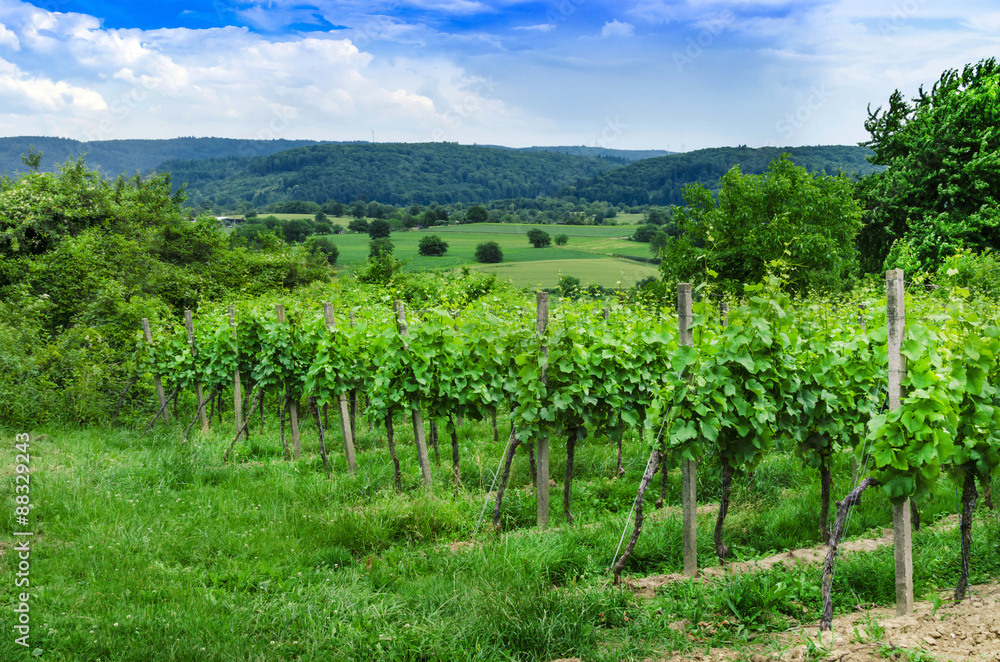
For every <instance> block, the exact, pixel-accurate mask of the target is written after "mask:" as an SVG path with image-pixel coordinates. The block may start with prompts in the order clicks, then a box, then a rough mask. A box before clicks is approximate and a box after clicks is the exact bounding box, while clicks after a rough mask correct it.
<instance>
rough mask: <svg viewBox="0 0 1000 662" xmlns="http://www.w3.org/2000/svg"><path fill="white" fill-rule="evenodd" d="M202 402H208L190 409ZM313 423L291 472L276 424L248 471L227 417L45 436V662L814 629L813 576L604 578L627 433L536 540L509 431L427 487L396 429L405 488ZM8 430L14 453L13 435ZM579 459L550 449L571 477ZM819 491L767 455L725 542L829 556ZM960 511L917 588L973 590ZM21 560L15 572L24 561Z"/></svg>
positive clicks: (37, 448) (736, 547)
mask: <svg viewBox="0 0 1000 662" xmlns="http://www.w3.org/2000/svg"><path fill="white" fill-rule="evenodd" d="M273 404H274V403H273V402H271V403H269V408H270V409H273ZM186 409H192V410H193V407H192V405H191V402H190V401H189V400H187V401H185V402H183V403H182V413H183V411H184V410H186ZM190 413H192V412H189V415H190ZM227 416H228V414H227ZM181 418H182V419H185V420H186V419H187V416H182V417H181ZM502 418H503V417H501V419H502ZM304 420H305V422H304V423H303V432H302V435H303V448H304V453H303V456H302V457H301V458H300V459H299V460H296V461H285V460H283V459H282V450H281V448H282V447H281V443H280V441H279V436H278V430H277V425H276V420H275V417H274V416H273V415H269V416H268V420H267V422H266V424H265V425H264V427H263V428H261V427H260V426H259V425H258V423H257V421H255V422H254V425H253V428H252V433H251V437H250V440H249V441H247V442H242V441H241V442H240V443H239V444H237V446H236V449H235V451H234V456H233V457H232V458H231V460H230V463H229V464H223V462H222V454H223V452H224V450H225V448H226V447H227V446H228V444H229V442H230V441H231V438H232V434H233V430H232V426H231V424H227V423H219V422H213V429H212V431H211V432H209V433H208V434H207V435H204V436H201V435H198V434H195V435H194V436H193V437H192V441H191V443H187V444H185V443H182V442H181V436H182V427H183V426H182V425H181V424H178V423H175V424H173V425H172V426H163V425H159V426H157V427H156V428H154V429H153V431H152V432H151V433H149V434H141V433H139V432H135V431H125V430H107V429H89V430H85V429H69V428H65V429H60V428H54V429H50V430H48V431H47V433H46V434H43V435H38V436H35V437H34V438H33V439H32V441H31V446H30V452H31V462H30V464H31V485H32V487H33V488H34V489H33V490H32V492H31V498H32V503H33V504H34V506H35V507H34V508H33V509H32V510H31V517H30V519H31V525H32V530H33V531H34V532H35V534H36V536H35V538H34V539H33V541H32V544H33V548H32V553H31V589H30V590H31V591H32V596H31V618H32V621H31V622H32V631H31V633H32V636H31V645H32V648H33V649H34V651H35V654H36V655H37V657H38V658H39V659H51V660H65V661H76V660H79V661H81V662H82V661H87V662H92V661H95V660H101V661H111V660H121V661H125V660H129V661H131V660H136V661H139V660H143V661H145V660H218V661H228V660H237V659H238V660H261V661H264V660H313V659H330V660H552V659H555V658H562V657H579V658H581V659H584V660H587V661H604V660H607V661H611V660H642V659H647V658H650V657H665V656H668V655H670V654H672V653H676V652H685V651H687V652H691V653H694V652H698V651H701V652H705V651H707V650H708V649H709V648H710V647H714V646H727V647H731V648H735V649H736V650H745V651H748V653H747V655H748V656H749V651H756V650H762V649H768V647H771V649H774V647H777V646H779V643H777V642H778V640H777V639H775V640H773V643H769V642H771V641H772V640H771V639H770V637H772V635H776V634H777V633H781V632H787V631H789V630H790V629H792V630H794V629H795V628H797V627H800V626H809V627H812V626H813V625H814V624H815V622H816V620H817V619H818V614H819V610H820V607H821V605H820V586H819V584H820V581H819V580H820V571H819V568H818V567H817V566H807V565H786V566H784V567H783V566H781V565H779V566H776V567H774V568H772V569H770V570H762V571H759V572H756V573H750V574H730V575H725V576H722V577H720V578H716V579H713V580H709V581H697V582H692V581H690V580H688V581H677V582H671V583H667V584H665V585H664V586H662V587H660V588H659V589H658V590H657V591H656V592H655V594H654V595H652V596H651V597H644V596H642V595H639V594H637V593H635V592H633V591H631V590H629V589H628V588H622V587H613V586H612V585H611V580H610V575H609V572H608V568H609V566H610V565H611V564H612V562H613V560H614V558H615V554H616V548H617V546H618V543H619V539H620V537H621V536H622V532H623V529H625V527H626V524H627V522H628V519H629V509H630V507H631V502H632V500H633V499H634V498H635V489H636V485H637V482H638V480H639V477H640V475H641V473H642V471H643V467H644V466H645V462H646V459H647V454H648V451H647V449H646V447H645V445H644V444H643V443H641V442H640V441H639V440H637V439H635V438H634V437H629V436H627V437H626V440H625V444H624V456H623V467H624V470H625V472H624V475H622V476H620V477H619V476H618V475H617V471H616V453H615V448H614V445H613V444H611V443H610V442H609V441H608V440H607V439H604V438H589V439H587V440H586V441H585V442H583V443H581V444H580V445H579V446H578V448H577V452H576V464H575V472H576V479H575V480H574V482H573V499H574V503H575V504H576V506H575V512H574V520H575V521H574V523H573V524H572V525H569V524H567V523H566V520H565V518H564V516H563V513H562V509H561V503H559V499H558V498H554V499H553V500H552V507H551V513H550V518H551V527H550V528H549V529H548V530H545V531H540V530H538V529H537V528H536V527H535V515H536V513H535V499H534V492H533V489H532V487H531V483H532V478H531V472H530V467H529V461H528V458H527V457H526V456H525V455H523V454H522V453H521V452H519V453H518V455H517V457H516V459H515V463H514V467H513V472H512V477H511V481H510V484H509V486H508V490H507V493H506V495H505V498H504V502H503V508H502V516H501V527H500V529H497V530H494V529H493V527H492V524H491V514H492V509H493V499H492V495H491V493H490V490H491V484H492V481H493V478H494V473H495V472H496V471H497V468H498V463H499V461H500V458H501V457H502V454H503V451H504V443H505V441H506V435H505V434H502V433H501V435H500V441H499V442H494V441H493V433H492V429H491V428H490V426H489V424H488V423H477V422H474V421H466V422H465V423H464V424H462V425H461V426H460V428H459V439H460V447H461V458H462V461H461V485H460V486H458V487H456V485H455V482H454V480H453V479H452V477H451V475H450V471H449V469H448V466H449V465H450V449H449V448H448V446H449V445H448V444H447V443H444V442H443V443H442V445H441V456H442V457H441V459H440V464H438V463H434V464H433V465H432V466H433V471H434V484H433V486H432V487H431V488H430V489H429V490H427V489H424V488H422V487H421V483H420V473H419V469H418V467H417V463H416V459H415V457H414V456H415V452H414V449H413V445H412V436H410V435H409V425H399V426H397V434H396V444H397V448H398V450H399V454H400V459H401V462H402V473H403V491H402V493H399V494H397V493H396V491H395V489H394V487H393V478H392V463H391V461H390V459H389V454H388V451H387V448H386V439H385V434H384V430H382V429H381V428H380V426H378V425H375V426H373V427H370V426H369V424H368V423H367V422H366V421H365V420H364V419H363V418H359V419H358V422H357V431H358V438H359V439H358V448H359V453H358V467H359V470H358V474H357V476H356V477H350V476H349V475H348V472H347V464H346V461H345V459H344V456H343V452H342V451H341V450H340V445H339V443H338V439H339V437H338V435H336V434H335V433H333V432H331V431H327V432H328V435H327V446H328V448H330V449H331V461H332V463H333V475H332V478H330V479H327V478H325V477H324V473H323V470H322V465H321V462H320V459H319V457H318V456H317V454H316V440H317V429H316V427H315V425H314V424H313V423H312V419H311V418H308V419H305V418H304ZM331 422H333V421H332V418H331ZM332 427H334V428H336V425H335V424H333V425H332ZM502 428H503V424H502V420H501V429H502ZM4 436H5V437H6V438H8V439H13V433H12V432H10V431H7V432H6V433H5V434H4ZM444 436H445V435H444V434H443V430H442V437H444ZM442 441H443V439H442ZM433 457H434V455H433V454H432V460H433ZM564 463H565V457H564V456H563V454H562V453H561V452H560V451H559V450H558V445H554V447H553V455H552V467H551V469H552V471H551V475H552V476H553V477H555V478H556V480H557V481H559V480H560V478H559V477H560V476H561V475H562V472H563V471H564ZM14 465H15V451H14V448H13V444H12V443H11V444H5V446H4V448H3V450H2V451H0V466H2V467H3V471H2V477H0V482H2V483H3V488H4V494H5V504H4V505H5V506H6V507H5V509H4V513H5V516H4V519H5V522H4V526H5V527H7V530H8V531H9V530H14V529H15V528H18V527H17V526H16V525H15V523H14V521H13V515H12V513H13V511H14V501H13V498H14V497H13V495H14V482H15V481H14V472H13V471H12V469H11V468H12V467H13V466H14ZM678 474H679V472H678V471H676V470H673V471H671V472H670V473H669V474H668V480H667V482H666V492H665V494H666V507H665V508H663V509H662V510H654V508H653V504H652V502H653V501H654V500H655V499H656V497H657V496H658V494H654V492H658V490H653V489H651V490H650V491H649V493H648V498H647V500H648V501H649V504H648V506H647V512H648V513H649V516H648V518H647V524H646V528H645V532H644V535H643V537H642V538H641V539H640V541H639V545H638V546H637V548H636V550H635V552H634V553H633V555H632V557H631V559H630V560H629V564H628V566H627V568H626V579H628V578H630V577H631V578H635V577H642V576H645V575H653V574H668V573H679V572H680V571H681V566H682V558H681V556H682V554H681V524H680V515H679V512H680V508H679V506H680V504H679V499H680V488H679V476H678ZM834 476H835V481H834V493H835V494H844V493H846V491H847V489H848V488H849V483H850V481H851V467H850V460H849V459H847V458H844V457H839V458H837V460H836V462H835V465H834ZM657 483H659V479H657ZM719 486H720V479H719V472H718V469H717V468H715V467H713V466H712V465H711V464H706V465H705V466H704V467H703V468H702V469H701V470H700V471H699V485H698V490H699V502H700V503H702V504H711V503H715V502H717V501H718V499H719ZM556 489H559V488H554V490H553V491H556ZM818 495H819V481H818V478H817V472H816V471H815V470H812V469H808V468H805V467H803V466H802V463H801V462H800V461H799V460H798V459H797V458H795V457H794V455H793V454H790V453H784V452H775V453H771V454H769V455H768V456H767V457H766V458H765V460H764V461H763V463H762V464H761V465H759V466H758V467H757V468H756V471H755V472H754V474H753V475H752V476H747V475H745V474H744V475H740V476H738V477H737V480H736V481H735V484H734V492H733V506H732V511H731V514H730V516H729V520H728V523H727V532H726V542H727V544H728V545H729V546H730V548H731V549H732V550H733V553H734V559H733V560H735V561H739V560H748V559H755V558H761V557H763V556H766V555H769V554H772V553H774V552H776V551H779V550H784V549H788V548H794V547H802V546H808V545H811V544H815V543H817V542H818V540H819V532H818V527H817V526H816V512H815V505H814V504H815V503H816V501H817V498H818ZM956 506H957V503H956V502H955V501H953V500H950V499H942V500H940V501H939V502H938V503H936V504H935V506H934V507H933V508H930V509H928V510H926V511H925V512H924V513H923V515H924V522H925V526H924V527H923V528H922V529H921V530H920V531H918V532H916V533H915V538H914V540H915V542H914V556H915V559H917V560H918V562H917V563H915V564H914V566H915V567H914V570H915V575H916V587H917V592H918V595H930V594H932V593H933V589H934V588H935V587H937V586H945V587H947V586H950V585H951V584H952V583H953V582H954V580H955V577H956V576H957V573H958V567H957V566H958V558H957V557H958V549H957V547H958V545H957V539H958V533H957V531H956V530H955V529H954V528H950V529H949V528H942V527H933V526H930V527H929V526H926V525H927V524H930V523H933V522H934V521H935V520H938V519H939V518H942V517H944V516H945V515H947V514H949V513H953V512H955V508H956ZM484 507H485V516H483V512H484ZM480 520H481V523H480ZM713 522H714V513H713V512H712V509H711V506H707V507H705V508H704V509H703V512H701V514H700V515H699V537H698V547H699V560H700V563H701V565H702V566H703V567H705V566H714V565H715V564H716V561H715V558H714V554H713V553H712V549H713V548H712V524H713ZM887 526H891V508H890V507H889V504H888V502H887V501H886V499H885V498H884V497H883V496H882V495H881V494H870V495H866V497H865V500H864V501H863V503H862V504H861V506H860V507H859V508H857V509H856V511H855V514H854V516H853V519H852V522H851V528H850V530H849V531H848V536H849V537H859V536H860V537H865V536H875V535H879V534H880V531H881V529H882V528H883V527H887ZM976 529H977V532H976V536H975V539H974V567H973V581H985V580H986V579H988V578H989V577H990V576H996V574H997V573H998V572H1000V553H998V550H997V544H998V542H997V541H998V540H1000V524H998V523H997V519H996V517H995V516H994V515H980V516H977V521H976ZM5 552H6V554H5V556H6V557H7V558H10V555H11V554H12V552H11V550H10V548H9V546H8V547H7V549H6V550H5ZM893 577H894V575H893V560H892V551H891V547H887V548H881V549H878V550H875V551H869V552H856V553H848V554H845V555H844V556H843V557H842V558H841V561H840V563H839V565H838V568H837V573H836V577H835V586H834V591H835V592H834V595H835V600H836V606H837V608H838V612H840V613H842V612H844V611H851V610H853V609H854V607H855V605H859V604H862V605H891V604H892V602H893V600H894V597H895V594H894V585H893ZM14 596H15V588H14V567H13V565H12V564H10V563H5V564H4V565H3V566H2V567H0V599H2V600H3V602H4V603H6V604H11V603H13V601H14ZM13 638H14V637H13V635H11V634H9V633H8V634H7V636H5V637H4V638H3V639H2V640H0V658H2V659H4V660H13V659H21V657H23V656H24V655H25V654H26V652H25V651H23V650H21V648H20V647H19V646H15V645H14V644H13V643H12V642H13ZM15 656H16V657H15ZM741 659H743V658H741ZM746 659H750V658H749V657H747V658H746Z"/></svg>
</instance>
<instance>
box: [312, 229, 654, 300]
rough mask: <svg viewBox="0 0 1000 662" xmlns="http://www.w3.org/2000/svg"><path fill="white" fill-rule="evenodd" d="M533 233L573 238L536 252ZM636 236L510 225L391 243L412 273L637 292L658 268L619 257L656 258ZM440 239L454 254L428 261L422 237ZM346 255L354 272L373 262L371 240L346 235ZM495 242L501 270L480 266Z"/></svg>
mask: <svg viewBox="0 0 1000 662" xmlns="http://www.w3.org/2000/svg"><path fill="white" fill-rule="evenodd" d="M533 227H538V228H540V229H544V230H545V231H546V232H548V233H549V234H551V235H552V236H553V237H554V236H555V235H557V234H566V235H569V243H567V244H566V245H565V246H555V245H552V246H549V247H547V248H534V247H532V246H531V244H529V243H528V239H527V237H526V236H525V233H526V232H527V231H528V230H530V229H531V228H533ZM631 232H632V230H631V229H630V228H622V227H604V226H599V225H598V226H585V225H569V226H562V225H558V226H553V225H510V224H500V223H482V224H475V225H453V226H443V227H436V228H429V229H427V230H411V231H408V232H394V233H392V236H391V237H390V239H391V240H392V243H393V245H394V246H395V252H394V254H395V255H396V257H398V258H400V259H403V260H406V262H407V264H406V267H405V268H406V270H407V271H425V270H429V269H454V268H456V267H461V266H471V267H474V268H476V269H480V270H482V271H484V272H491V273H497V274H501V275H504V276H506V277H508V278H510V279H511V280H512V281H513V282H514V283H516V284H518V285H523V286H525V287H539V286H540V287H554V286H555V285H556V284H557V283H558V280H559V277H560V275H569V276H575V277H577V278H579V279H580V282H581V283H582V284H584V285H589V284H595V285H601V286H603V287H615V286H616V285H618V284H619V283H621V285H622V286H623V287H631V286H632V285H634V284H635V283H636V282H637V281H639V280H642V279H643V278H646V277H647V276H655V275H656V274H657V273H658V272H657V268H656V266H655V265H652V264H646V263H642V262H636V261H632V260H623V259H620V258H616V257H614V255H615V254H618V255H631V256H636V257H650V252H649V246H648V245H647V244H640V243H636V242H634V241H629V240H628V239H626V237H628V235H629V234H631ZM431 234H436V235H438V236H439V237H441V238H442V239H444V240H445V241H447V242H448V252H447V253H446V254H445V255H442V256H441V257H424V256H422V255H420V254H419V253H418V252H417V246H418V244H419V242H420V239H421V237H424V236H426V235H431ZM332 239H333V240H334V242H335V243H336V244H337V248H339V249H340V257H339V259H338V260H337V264H338V266H340V267H347V268H353V267H356V266H358V265H361V264H364V262H365V261H366V260H367V259H368V241H369V238H368V235H366V234H354V233H351V234H342V235H335V236H333V237H332ZM484 241H495V242H497V243H498V244H500V248H501V249H502V250H503V255H504V261H503V263H502V264H497V265H483V264H479V263H477V262H476V259H475V253H476V246H478V245H479V244H481V243H482V242H484Z"/></svg>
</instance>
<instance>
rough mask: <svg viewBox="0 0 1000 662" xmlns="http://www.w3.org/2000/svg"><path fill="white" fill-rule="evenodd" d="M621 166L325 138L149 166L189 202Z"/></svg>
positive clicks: (416, 199) (552, 183) (513, 181)
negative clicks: (263, 151)
mask: <svg viewBox="0 0 1000 662" xmlns="http://www.w3.org/2000/svg"><path fill="white" fill-rule="evenodd" d="M618 167H621V164H620V163H618V162H616V161H614V160H609V159H602V158H596V157H591V156H575V155H570V154H561V153H557V152H545V151H523V150H513V149H509V148H500V147H482V146H477V145H458V144H456V143H346V144H345V143H328V144H322V145H312V146H308V147H300V148H297V149H292V150H288V151H284V152H280V153H276V154H271V155H269V156H261V157H256V158H246V157H230V158H216V159H207V160H201V161H195V160H183V161H180V160H175V161H167V162H164V163H161V164H160V165H159V166H158V167H157V168H156V170H157V171H159V172H170V173H172V179H173V181H174V183H175V184H178V185H179V184H182V183H186V184H187V185H188V188H187V192H188V199H189V201H190V202H191V203H192V204H195V205H198V204H212V205H216V206H220V207H224V208H231V207H235V206H236V205H238V204H239V203H241V202H250V203H252V204H253V205H254V206H255V207H263V206H264V205H267V204H269V203H272V202H281V201H285V200H311V201H314V202H319V203H323V202H326V201H327V200H335V201H338V202H345V203H346V202H353V201H355V200H358V199H368V200H377V201H378V202H381V203H383V204H394V205H402V204H410V203H417V204H429V203H431V202H438V203H441V204H449V203H454V202H459V203H479V202H489V201H490V200H496V199H502V198H519V197H526V198H534V197H536V196H539V195H553V194H555V193H556V192H558V191H559V190H560V189H562V188H563V187H565V186H567V185H570V184H572V183H573V182H575V181H578V180H589V179H590V178H592V177H594V176H596V175H599V174H601V173H603V172H606V171H608V170H611V169H614V168H618Z"/></svg>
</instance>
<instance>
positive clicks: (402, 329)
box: [395, 301, 432, 488]
mask: <svg viewBox="0 0 1000 662" xmlns="http://www.w3.org/2000/svg"><path fill="white" fill-rule="evenodd" d="M395 309H396V328H397V329H399V335H400V336H402V338H403V351H404V352H408V351H410V343H409V342H408V341H407V340H406V338H407V336H408V335H409V334H408V333H407V330H406V309H405V308H404V307H403V302H402V301H397V302H396V304H395ZM411 405H412V408H413V436H414V441H415V442H416V444H417V461H418V462H419V463H420V475H421V477H422V478H423V481H424V487H427V488H429V487H430V486H431V484H432V479H431V461H430V458H429V457H428V455H427V439H426V438H425V436H424V418H423V414H422V413H421V412H420V398H419V397H414V398H413V401H412V403H411Z"/></svg>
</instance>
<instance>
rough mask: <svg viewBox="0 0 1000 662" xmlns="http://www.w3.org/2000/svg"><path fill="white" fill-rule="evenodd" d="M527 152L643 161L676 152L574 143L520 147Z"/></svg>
mask: <svg viewBox="0 0 1000 662" xmlns="http://www.w3.org/2000/svg"><path fill="white" fill-rule="evenodd" d="M518 149H520V150H522V151H525V152H558V153H560V154H574V155H576V156H596V157H598V158H601V159H622V160H624V161H641V160H642V159H652V158H655V157H657V156H667V155H668V154H676V152H668V151H667V150H665V149H609V148H607V147H587V146H586V145H572V146H568V147H559V146H556V147H520V148H518Z"/></svg>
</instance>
